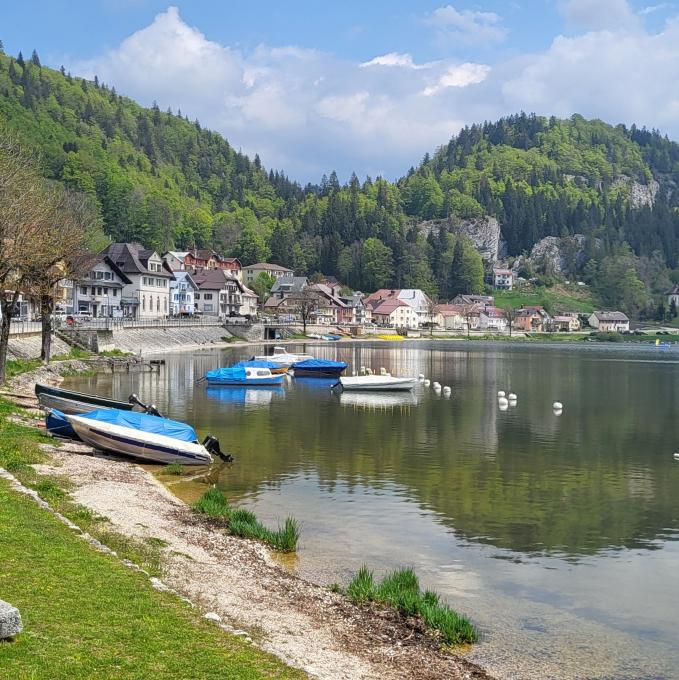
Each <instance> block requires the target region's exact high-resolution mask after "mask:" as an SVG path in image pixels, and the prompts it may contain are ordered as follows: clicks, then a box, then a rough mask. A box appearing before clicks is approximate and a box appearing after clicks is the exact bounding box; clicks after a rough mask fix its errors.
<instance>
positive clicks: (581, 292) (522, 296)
mask: <svg viewBox="0 0 679 680" xmlns="http://www.w3.org/2000/svg"><path fill="white" fill-rule="evenodd" d="M493 295H494V297H495V305H496V306H497V307H503V308H507V307H515V308H518V307H522V306H523V305H541V306H543V307H546V308H548V309H550V310H551V311H552V312H554V313H557V312H583V313H585V312H587V313H590V312H593V311H594V310H595V304H594V301H593V300H592V297H591V295H590V293H589V291H588V289H586V288H584V289H583V288H578V290H573V291H572V292H568V293H565V292H562V291H561V290H553V289H551V288H544V289H540V290H537V291H535V292H532V293H526V292H522V291H519V290H496V291H493Z"/></svg>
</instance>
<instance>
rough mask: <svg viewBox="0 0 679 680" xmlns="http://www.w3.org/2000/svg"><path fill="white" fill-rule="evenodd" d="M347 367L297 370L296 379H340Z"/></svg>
mask: <svg viewBox="0 0 679 680" xmlns="http://www.w3.org/2000/svg"><path fill="white" fill-rule="evenodd" d="M345 368H346V367H344V366H343V367H339V368H316V369H314V368H295V369H293V370H294V371H295V377H296V378H298V377H299V378H301V377H304V378H339V376H340V375H342V371H344V369H345Z"/></svg>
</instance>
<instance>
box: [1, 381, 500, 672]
mask: <svg viewBox="0 0 679 680" xmlns="http://www.w3.org/2000/svg"><path fill="white" fill-rule="evenodd" d="M44 372H45V371H43V369H39V370H38V372H37V373H38V375H39V377H40V379H42V380H44V379H45V378H48V376H47V375H44ZM50 373H51V371H50ZM49 377H52V378H56V375H55V374H54V373H52V374H51V375H50V376H49ZM56 379H57V380H58V378H56ZM34 380H35V378H34ZM12 392H13V393H18V394H22V393H24V394H25V393H30V392H32V383H31V380H30V379H28V377H27V376H23V377H22V379H21V380H17V381H16V382H15V384H14V385H13V386H12ZM22 405H28V404H27V403H26V402H24V403H23V404H22ZM46 448H48V449H49V451H50V454H51V456H52V458H53V461H52V462H51V463H50V464H49V465H39V466H36V469H37V471H38V472H39V473H42V474H54V475H59V476H60V477H65V478H66V479H68V480H69V481H70V482H71V483H72V484H73V491H72V496H73V498H74V500H75V501H76V502H78V503H81V504H82V505H84V506H86V507H88V508H90V509H91V510H93V511H95V512H96V513H98V514H100V515H103V516H105V517H106V518H108V520H109V521H110V524H111V528H113V529H114V530H116V531H119V532H120V533H123V534H125V535H127V536H134V537H138V538H151V537H155V538H160V539H163V540H164V541H166V542H167V546H166V547H165V548H164V553H165V559H166V568H165V573H164V576H163V581H164V582H165V583H166V584H167V585H169V586H170V587H172V588H173V589H175V590H176V591H178V592H179V593H180V594H182V595H184V596H185V597H188V598H189V599H190V600H191V601H192V602H194V603H195V604H197V605H198V606H199V607H200V608H201V609H202V610H203V612H204V613H207V612H214V613H216V614H218V615H219V616H220V617H221V618H222V619H223V620H224V621H225V622H226V623H228V624H229V625H230V626H231V627H232V628H234V629H239V630H243V631H245V632H246V633H247V634H248V635H249V636H250V637H251V638H252V640H253V642H254V644H256V645H258V646H259V647H261V648H262V649H264V650H266V651H269V652H272V653H273V654H276V655H277V656H279V657H280V658H281V659H283V660H284V661H286V662H287V663H289V664H290V665H292V666H296V667H298V668H302V669H304V670H305V671H307V672H308V673H309V674H310V675H312V676H314V677H317V678H324V679H328V680H331V679H332V680H339V679H342V680H343V679H345V678H346V679H347V680H348V679H352V680H354V679H375V680H378V679H379V680H405V679H406V678H408V679H410V678H421V679H423V680H434V679H439V678H446V679H449V680H454V679H457V678H474V679H479V680H486V679H489V678H490V676H488V675H487V674H486V673H485V672H484V671H483V670H482V669H480V668H479V667H477V666H475V665H473V664H471V663H469V662H467V661H465V660H464V659H462V658H460V657H457V656H453V655H450V654H447V653H443V652H442V651H440V649H439V647H438V644H437V643H436V641H435V640H434V639H433V638H432V637H431V636H430V635H429V634H427V633H426V631H424V630H423V629H422V628H421V627H420V626H419V625H418V624H417V623H416V622H413V621H404V620H403V619H402V618H401V617H399V616H398V615H396V614H394V613H393V612H392V611H390V610H388V609H384V608H381V607H357V606H355V605H353V604H351V603H350V602H349V601H348V600H347V599H346V598H344V597H342V596H340V595H336V594H333V593H331V592H329V591H328V590H327V589H326V588H323V587H321V586H318V585H315V584H312V583H310V582H308V581H305V580H303V579H301V578H299V577H297V576H294V575H292V574H290V573H288V572H286V571H285V570H284V569H283V568H282V567H280V566H279V565H278V564H276V563H275V562H274V561H273V560H272V559H271V558H270V556H269V553H268V550H267V549H266V548H264V547H263V546H262V545H260V544H258V543H255V542H252V541H247V540H244V539H241V538H236V537H232V536H228V535H227V534H226V533H225V532H224V530H223V528H222V527H221V526H219V525H218V524H217V523H215V521H213V520H209V519H206V518H203V517H201V516H198V515H196V514H195V513H193V512H192V511H191V510H190V509H189V508H188V507H187V506H186V505H185V504H184V503H183V502H182V501H180V500H179V499H177V498H176V497H175V496H173V495H172V494H171V493H170V492H169V491H168V490H167V489H166V488H165V487H164V486H163V485H162V484H160V482H158V481H157V480H156V479H155V477H153V476H152V475H151V474H150V473H148V472H147V471H146V470H144V469H143V468H141V467H139V466H138V465H135V464H134V463H130V462H121V461H113V460H110V459H108V458H102V457H98V456H95V455H93V451H92V450H91V449H90V448H89V447H86V446H83V445H71V444H66V445H62V446H61V447H59V448H56V447H53V446H46Z"/></svg>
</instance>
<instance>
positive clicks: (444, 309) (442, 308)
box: [434, 305, 466, 316]
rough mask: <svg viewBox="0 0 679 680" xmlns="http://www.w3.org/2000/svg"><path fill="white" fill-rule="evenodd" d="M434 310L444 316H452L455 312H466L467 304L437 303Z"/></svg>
mask: <svg viewBox="0 0 679 680" xmlns="http://www.w3.org/2000/svg"><path fill="white" fill-rule="evenodd" d="M434 312H436V313H438V314H441V315H443V316H452V315H453V314H464V313H465V312H466V307H465V305H436V307H434Z"/></svg>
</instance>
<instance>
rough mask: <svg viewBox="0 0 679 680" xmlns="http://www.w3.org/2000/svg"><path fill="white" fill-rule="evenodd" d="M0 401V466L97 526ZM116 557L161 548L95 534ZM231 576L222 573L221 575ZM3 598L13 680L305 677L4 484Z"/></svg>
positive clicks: (5, 671)
mask: <svg viewBox="0 0 679 680" xmlns="http://www.w3.org/2000/svg"><path fill="white" fill-rule="evenodd" d="M13 411H16V409H15V408H14V407H13V406H11V405H10V404H8V403H7V402H5V401H0V465H2V466H3V467H6V468H8V469H10V470H11V471H12V472H13V473H14V474H16V475H17V476H19V477H20V478H21V479H22V480H23V481H24V483H28V484H30V485H31V486H32V487H33V488H35V489H36V490H38V492H39V493H40V495H41V496H43V497H44V498H45V499H46V500H48V502H50V504H53V505H55V506H57V507H59V509H60V510H66V512H67V514H68V515H69V516H70V517H71V518H72V519H73V520H74V521H76V522H77V523H78V524H80V525H82V526H84V527H87V528H88V530H89V529H90V528H91V527H93V526H96V525H97V523H98V522H101V518H99V519H97V518H96V517H93V516H92V514H91V513H89V511H87V510H86V509H85V508H80V507H78V506H76V505H74V504H73V503H71V502H70V501H69V500H68V498H67V496H66V494H65V493H64V491H63V489H62V488H61V487H60V485H59V484H58V483H57V482H55V481H54V480H50V479H46V478H40V477H37V476H36V475H35V473H33V472H32V469H31V468H30V467H29V463H31V462H37V461H38V460H40V459H44V454H43V453H42V452H40V451H39V450H38V449H37V446H36V444H37V443H38V442H39V441H41V440H44V439H45V438H44V437H42V435H40V434H39V433H38V432H36V431H35V430H32V429H29V428H26V427H23V426H22V425H17V424H14V423H12V422H10V421H8V420H7V415H8V414H10V413H12V412H13ZM93 533H94V534H95V535H97V536H98V537H100V538H103V539H104V542H105V543H106V544H107V545H109V547H111V548H113V549H114V550H118V551H119V554H120V555H121V556H122V555H125V556H129V557H132V558H133V559H134V558H135V553H136V558H137V559H136V560H135V561H137V563H142V564H143V565H144V566H146V567H149V568H150V569H151V570H152V571H157V570H156V569H153V566H154V565H153V563H152V559H151V558H152V557H153V555H154V554H155V555H156V556H157V555H158V552H159V547H158V546H149V547H148V549H147V550H143V549H142V547H141V546H135V545H134V544H133V543H130V542H129V540H128V539H125V537H122V536H120V535H118V534H115V533H113V532H110V533H109V534H108V536H109V538H110V540H106V531H105V530H104V531H103V534H102V532H101V531H99V532H93ZM227 577H228V575H225V578H227ZM0 597H2V598H3V599H5V600H7V601H9V602H11V603H12V604H14V605H15V606H17V607H18V608H19V609H20V611H21V615H22V618H23V622H24V631H23V632H22V633H21V634H20V635H19V636H17V638H16V640H15V641H13V642H4V643H0V669H2V671H1V672H0V677H3V678H5V677H6V678H13V679H16V680H23V679H26V680H28V679H29V678H30V679H31V680H61V679H62V678H63V679H68V680H72V679H75V680H79V679H82V680H84V679H87V680H96V679H99V678H101V679H102V680H103V679H107V680H108V679H109V678H123V679H139V680H142V679H143V680H146V679H147V678H163V679H166V678H170V679H172V678H176V679H177V680H188V679H190V678H191V679H192V678H196V679H198V678H200V679H201V680H202V679H204V678H205V679H209V678H215V679H216V678H220V679H223V678H229V679H231V678H234V679H235V678H248V679H249V678H303V677H306V676H305V674H304V673H302V672H301V671H297V670H294V669H290V668H288V667H287V666H285V665H284V664H283V663H281V662H280V661H278V660H277V659H275V658H274V657H273V656H270V655H268V654H265V653H264V652H261V651H260V650H258V649H256V648H254V647H253V646H251V645H250V644H248V643H246V642H244V641H243V640H241V639H240V638H238V637H236V636H233V635H229V634H228V633H226V632H224V631H222V630H221V629H219V628H218V627H217V626H215V625H214V624H212V623H209V622H207V621H205V620H204V619H202V617H201V615H200V613H199V612H197V611H195V610H193V609H192V608H191V607H190V606H189V605H187V604H186V603H184V602H182V601H181V600H179V599H178V598H176V597H174V596H172V595H169V594H167V593H160V592H157V591H156V590H154V589H153V588H152V587H151V585H150V584H149V582H148V579H147V578H146V577H145V576H143V575H141V574H138V573H136V572H134V571H132V570H130V569H128V568H126V567H124V566H123V565H122V564H121V563H120V562H119V560H118V559H116V558H113V557H111V556H109V555H104V554H102V553H100V552H97V551H96V550H95V549H94V548H92V547H91V546H90V545H89V544H88V543H86V542H85V541H83V540H82V539H80V538H78V537H77V536H75V535H74V534H73V532H72V531H71V530H69V529H68V528H67V527H65V526H64V525H63V524H61V523H60V522H59V521H57V520H56V519H55V518H54V517H52V515H50V514H49V513H48V512H46V511H45V510H42V509H41V508H39V507H38V506H37V505H36V504H35V503H34V502H33V501H32V500H30V499H29V498H28V497H26V496H24V495H22V494H19V493H17V492H15V491H13V490H11V488H10V487H9V484H8V483H7V482H6V481H4V480H0Z"/></svg>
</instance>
